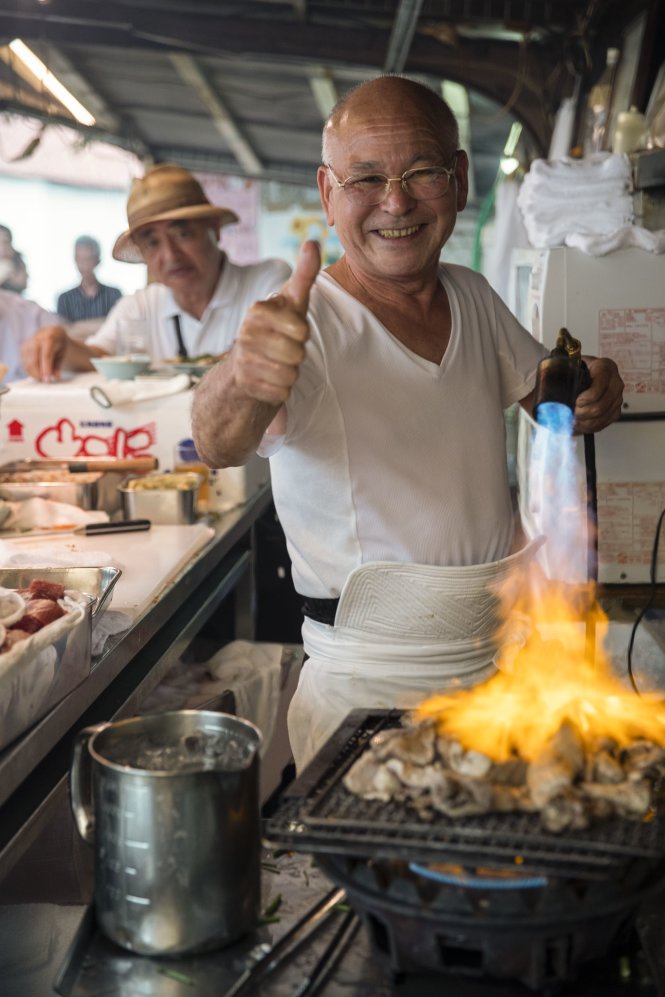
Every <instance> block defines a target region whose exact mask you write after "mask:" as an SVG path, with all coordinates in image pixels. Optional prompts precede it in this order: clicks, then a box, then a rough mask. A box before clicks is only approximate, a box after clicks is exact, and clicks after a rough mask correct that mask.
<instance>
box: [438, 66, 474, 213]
mask: <svg viewBox="0 0 665 997" xmlns="http://www.w3.org/2000/svg"><path fill="white" fill-rule="evenodd" d="M441 96H442V97H443V99H444V100H445V102H446V104H448V106H449V108H450V110H451V111H452V112H453V114H454V115H455V117H456V118H457V124H458V126H459V146H460V149H464V151H465V152H466V154H467V158H468V160H469V200H470V201H475V199H476V171H475V162H474V159H473V153H472V151H471V148H472V145H471V107H470V105H469V92H468V90H467V89H466V87H464V86H462V85H461V84H460V83H451V82H450V80H444V81H443V83H442V84H441Z"/></svg>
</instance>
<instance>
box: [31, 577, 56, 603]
mask: <svg viewBox="0 0 665 997" xmlns="http://www.w3.org/2000/svg"><path fill="white" fill-rule="evenodd" d="M64 594H65V586H64V585H62V584H61V583H60V582H49V581H47V580H46V579H45V578H33V580H32V581H31V582H30V588H29V589H28V596H29V598H31V599H54V600H55V599H62V598H63V596H64Z"/></svg>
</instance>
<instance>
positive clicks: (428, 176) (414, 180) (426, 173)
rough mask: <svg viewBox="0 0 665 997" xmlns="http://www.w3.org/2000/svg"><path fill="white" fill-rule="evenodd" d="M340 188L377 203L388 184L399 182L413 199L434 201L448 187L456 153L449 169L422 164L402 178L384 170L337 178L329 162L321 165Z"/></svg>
mask: <svg viewBox="0 0 665 997" xmlns="http://www.w3.org/2000/svg"><path fill="white" fill-rule="evenodd" d="M323 165H324V166H325V168H326V169H327V170H330V174H331V176H332V178H333V180H334V181H335V183H336V184H337V186H338V187H339V189H340V190H343V191H345V192H346V193H347V194H348V196H349V197H351V198H353V200H354V201H355V202H356V203H357V204H366V205H370V204H380V203H381V201H383V200H385V198H386V197H387V196H388V193H389V191H390V185H391V183H399V184H400V185H401V187H402V190H403V191H404V193H405V194H407V195H408V196H409V197H412V198H414V200H416V201H433V200H434V199H435V198H437V197H443V195H444V194H445V193H447V191H448V188H449V187H450V178H451V177H452V176H454V174H455V167H456V165H457V156H455V158H454V160H453V165H452V166H451V168H450V169H449V170H447V169H446V168H445V166H424V167H422V168H421V169H417V170H405V171H404V173H402V175H401V177H387V176H385V175H384V174H383V173H369V174H368V175H367V176H364V177H348V178H347V179H346V180H340V179H339V178H338V177H337V176H336V174H335V171H334V170H333V168H332V166H330V164H329V163H324V164H323Z"/></svg>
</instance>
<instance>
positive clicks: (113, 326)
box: [86, 258, 291, 361]
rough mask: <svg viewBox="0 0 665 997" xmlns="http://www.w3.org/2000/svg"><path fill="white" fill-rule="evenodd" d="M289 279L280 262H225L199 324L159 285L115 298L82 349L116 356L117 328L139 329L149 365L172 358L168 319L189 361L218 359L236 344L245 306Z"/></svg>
mask: <svg viewBox="0 0 665 997" xmlns="http://www.w3.org/2000/svg"><path fill="white" fill-rule="evenodd" d="M290 273H291V268H290V267H289V265H288V263H285V262H284V260H278V259H268V260H262V261H261V262H260V263H252V264H249V265H248V266H240V265H238V264H237V263H232V262H231V260H229V259H228V258H225V261H224V266H223V268H222V273H221V275H220V278H219V281H218V282H217V286H216V288H215V290H214V292H213V296H212V298H211V299H210V301H209V303H208V305H207V307H206V309H205V311H204V313H203V315H202V316H201V318H200V319H197V318H194V316H192V315H189V314H188V313H187V312H184V311H183V310H182V309H181V308H179V306H178V305H177V304H176V301H175V298H174V297H173V292H172V291H171V290H170V289H169V288H168V287H166V286H165V285H164V284H149V285H148V286H147V287H144V288H141V289H140V290H138V291H136V292H135V293H134V294H130V295H126V296H125V297H123V298H121V299H120V301H119V302H118V303H117V304H116V305H115V306H114V307H113V308H112V309H111V311H110V312H109V314H108V316H107V318H106V321H105V322H104V324H103V325H102V326H101V327H100V328H99V329H98V330H97V332H95V333H94V334H93V335H92V336H90V337H89V338H88V339H87V340H86V343H87V345H89V346H98V347H100V349H102V350H105V351H106V352H107V353H111V354H113V353H117V352H118V351H119V349H121V347H120V346H119V332H120V330H121V329H122V326H123V323H130V324H136V323H142V325H143V328H144V330H145V336H146V342H145V349H146V351H147V352H148V354H149V355H150V357H151V359H152V360H153V361H156V360H165V359H167V358H169V357H175V356H176V355H177V353H178V343H177V338H176V332H175V325H174V317H175V316H176V315H177V316H179V318H180V328H181V332H182V338H183V341H184V344H185V347H186V349H187V353H188V355H189V356H190V357H195V356H199V355H201V354H203V353H223V352H225V350H228V349H229V348H230V346H231V344H232V343H233V341H234V339H235V338H236V336H237V334H238V330H239V328H240V325H241V323H242V320H243V318H244V317H245V313H246V312H247V309H248V308H249V307H250V305H252V304H254V302H255V301H260V300H262V299H264V298H267V297H269V295H271V294H272V293H273V292H274V291H277V290H279V289H280V288H281V287H282V285H283V284H284V282H285V281H286V280H287V279H288V277H289V275H290Z"/></svg>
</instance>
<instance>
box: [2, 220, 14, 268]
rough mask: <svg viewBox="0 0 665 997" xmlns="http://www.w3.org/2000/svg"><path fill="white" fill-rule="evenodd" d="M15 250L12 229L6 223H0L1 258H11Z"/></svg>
mask: <svg viewBox="0 0 665 997" xmlns="http://www.w3.org/2000/svg"><path fill="white" fill-rule="evenodd" d="M13 252H14V246H13V244H12V230H11V229H10V228H7V226H6V225H0V260H6V259H10V258H11V255H12V253H13Z"/></svg>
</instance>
